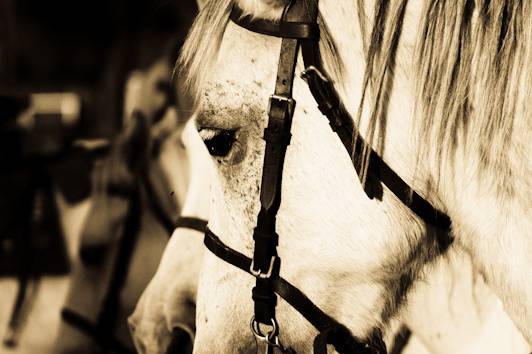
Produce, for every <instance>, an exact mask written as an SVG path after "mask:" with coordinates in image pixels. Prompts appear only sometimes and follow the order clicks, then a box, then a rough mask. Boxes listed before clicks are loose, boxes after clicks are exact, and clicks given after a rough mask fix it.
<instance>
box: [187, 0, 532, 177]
mask: <svg viewBox="0 0 532 354" xmlns="http://www.w3.org/2000/svg"><path fill="white" fill-rule="evenodd" d="M354 1H356V3H357V8H358V17H359V20H360V24H361V25H360V26H361V32H362V35H363V37H364V38H366V31H367V28H368V26H367V24H366V15H365V14H364V6H363V5H364V1H363V0H354ZM232 3H233V1H232V0H211V1H209V2H208V3H207V4H206V6H205V8H204V9H203V10H202V11H201V13H200V15H199V16H198V18H197V19H196V21H195V22H194V25H193V27H192V30H191V32H190V34H189V36H188V40H187V42H186V44H185V46H184V49H183V52H182V53H181V56H180V58H179V60H178V64H177V67H178V68H179V70H180V71H182V72H183V73H185V76H186V87H187V88H188V89H189V91H190V92H191V93H192V94H193V96H194V97H195V98H196V100H198V99H199V95H200V93H201V88H202V86H203V84H204V82H205V81H206V77H207V75H208V72H209V68H212V66H213V63H214V61H215V60H216V55H217V52H218V49H219V47H220V43H221V40H222V37H223V33H224V30H225V27H226V25H227V21H228V17H229V12H230V9H231V5H232ZM407 3H408V0H396V1H388V0H376V1H375V6H374V13H373V21H372V22H373V23H372V25H371V27H370V29H371V30H370V32H369V40H368V41H367V43H366V42H365V43H364V50H365V53H366V69H365V75H364V82H363V92H364V94H363V95H362V99H361V102H360V105H359V112H358V114H357V116H356V117H355V124H357V126H358V123H359V122H360V117H361V115H362V109H363V108H362V107H364V100H365V99H366V98H367V96H368V95H367V93H366V92H367V91H368V89H369V90H371V104H370V105H369V107H370V124H369V129H368V131H367V134H366V137H365V138H366V140H367V141H368V142H369V145H370V146H373V147H374V148H375V149H377V151H382V149H383V148H384V147H383V146H381V144H382V141H384V139H383V135H384V134H385V127H386V119H387V113H388V100H389V97H390V90H391V88H392V83H393V76H394V75H393V73H394V67H395V60H396V52H397V47H398V43H399V39H400V36H401V30H402V27H403V19H404V16H405V11H406V6H407ZM531 8H532V5H531V3H530V1H524V0H515V1H512V0H434V1H425V2H424V9H423V10H422V14H421V23H420V27H419V28H420V29H419V31H418V39H417V47H416V56H415V62H414V63H413V64H414V65H413V66H414V69H415V72H416V74H415V76H416V77H415V80H416V85H417V102H416V105H415V107H418V108H417V112H416V114H417V115H418V116H419V117H421V119H419V125H420V129H419V131H420V132H421V136H420V143H419V144H418V145H419V146H420V150H421V151H420V152H419V154H418V156H419V158H420V159H422V158H426V157H427V156H429V155H430V156H434V157H435V158H436V159H438V161H440V164H441V163H442V161H446V160H447V159H449V158H452V157H453V153H454V151H455V148H456V146H457V140H459V139H465V138H466V136H467V134H466V133H467V132H471V131H472V132H474V133H475V134H476V135H474V137H475V139H476V141H477V142H476V144H477V145H479V148H478V149H477V150H478V153H479V154H480V161H481V163H482V166H481V167H483V168H484V169H499V170H500V169H501V168H503V169H506V170H508V167H507V166H508V162H507V159H508V156H507V155H508V153H507V152H508V145H509V142H510V141H511V138H512V134H513V128H514V122H515V120H516V119H524V120H525V122H530V116H531V113H532V108H531V107H532V23H531V17H532V16H531ZM320 22H321V23H320V25H321V26H322V27H323V26H324V22H323V21H320ZM322 32H325V33H327V31H322ZM330 38H331V37H330V36H327V39H326V40H324V39H323V38H322V41H321V43H320V45H321V46H322V48H323V47H325V48H324V50H322V55H323V56H324V57H326V59H327V60H324V61H326V62H328V63H332V65H329V66H328V68H332V70H333V71H335V72H332V73H331V76H332V77H333V78H339V77H341V71H342V70H341V67H342V63H341V62H340V61H339V60H338V56H337V55H335V54H336V50H335V47H334V43H333V42H332V40H330ZM324 42H325V43H324ZM331 60H333V61H331ZM525 124H528V125H527V126H530V123H525ZM377 140H378V141H377ZM464 143H465V144H467V143H468V142H464ZM366 156H367V155H366ZM366 162H367V159H366ZM506 173H510V172H506Z"/></svg>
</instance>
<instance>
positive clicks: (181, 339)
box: [166, 327, 194, 354]
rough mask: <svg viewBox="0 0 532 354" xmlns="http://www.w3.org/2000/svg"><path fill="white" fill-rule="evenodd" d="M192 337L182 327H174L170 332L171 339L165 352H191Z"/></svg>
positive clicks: (182, 353)
mask: <svg viewBox="0 0 532 354" xmlns="http://www.w3.org/2000/svg"><path fill="white" fill-rule="evenodd" d="M193 344H194V343H193V339H192V337H191V336H190V333H189V332H188V331H186V330H185V329H183V328H179V327H176V328H174V330H173V332H172V341H171V342H170V345H169V346H168V349H167V350H166V354H192V347H193Z"/></svg>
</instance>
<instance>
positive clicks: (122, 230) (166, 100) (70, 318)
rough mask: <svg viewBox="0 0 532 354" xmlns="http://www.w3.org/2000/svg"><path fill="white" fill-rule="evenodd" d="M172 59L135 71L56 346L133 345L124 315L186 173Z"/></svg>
mask: <svg viewBox="0 0 532 354" xmlns="http://www.w3.org/2000/svg"><path fill="white" fill-rule="evenodd" d="M171 65H172V64H171V63H170V62H169V61H168V59H167V58H166V57H165V58H164V59H162V60H159V61H157V62H155V63H154V64H153V65H152V66H150V67H149V70H147V71H145V72H137V73H134V74H133V75H131V78H130V80H129V81H128V86H127V87H128V90H127V94H126V112H127V111H128V110H129V112H131V118H130V119H128V120H126V123H125V127H124V131H123V132H122V133H121V134H120V135H119V136H118V137H117V138H116V140H114V141H113V142H112V143H111V145H110V146H109V147H104V148H103V149H104V150H105V149H108V151H107V152H104V155H105V156H104V157H103V158H102V159H100V160H99V161H97V162H96V164H95V168H94V171H93V178H92V195H91V198H90V199H91V209H90V211H89V213H88V215H87V217H86V219H85V223H84V226H83V228H82V230H83V231H82V235H81V240H80V245H79V259H77V260H75V261H74V265H73V273H72V277H71V285H70V291H69V294H68V297H67V301H66V303H65V307H64V310H63V312H62V316H63V319H64V320H65V323H64V324H63V325H62V326H61V330H60V332H59V334H58V337H57V341H56V351H57V352H58V353H83V352H86V353H89V352H90V353H94V352H118V353H125V352H133V345H132V342H131V339H130V337H129V334H128V331H127V322H126V318H127V316H128V315H129V314H130V313H131V312H132V311H133V308H134V305H135V303H136V302H137V300H138V298H139V296H140V293H141V291H142V290H143V289H144V287H145V286H146V284H147V283H148V281H149V279H150V278H151V277H152V275H153V274H154V272H155V269H156V267H157V264H158V263H159V259H160V257H161V254H162V252H163V249H164V247H165V245H166V243H167V241H168V238H169V236H170V235H171V233H172V232H173V229H174V226H175V223H176V221H177V218H178V215H179V210H180V209H181V206H182V205H183V200H184V193H185V192H186V185H187V179H188V177H187V175H188V173H187V165H186V160H185V159H186V154H185V151H184V148H183V145H182V143H181V141H180V129H179V128H178V112H177V110H176V107H175V104H174V103H173V102H172V100H173V99H175V98H174V94H175V93H174V92H173V90H171V91H168V88H170V87H171V85H170V78H171ZM147 97H148V98H147ZM128 104H131V105H132V106H134V108H131V106H128Z"/></svg>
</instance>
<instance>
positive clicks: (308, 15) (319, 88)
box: [204, 0, 452, 354]
mask: <svg viewBox="0 0 532 354" xmlns="http://www.w3.org/2000/svg"><path fill="white" fill-rule="evenodd" d="M317 17H318V0H310V1H303V0H292V1H290V2H289V3H288V4H287V5H286V7H285V8H284V11H283V15H282V17H281V20H280V21H279V22H275V21H270V20H263V19H254V18H252V17H251V16H244V15H243V12H242V10H241V9H240V8H239V7H238V6H237V5H236V4H234V5H233V8H232V11H231V15H230V19H231V20H232V21H233V22H234V23H235V24H237V25H238V26H240V27H243V28H246V29H248V30H250V31H252V32H256V33H260V34H264V35H268V36H274V37H280V38H282V43H281V51H280V56H279V64H278V70H277V78H276V83H275V91H274V94H273V95H271V96H270V99H269V109H268V126H267V128H266V129H265V130H264V136H263V139H264V140H265V141H266V148H265V155H264V165H263V171H262V181H261V189H260V203H261V208H260V212H259V214H258V217H257V224H256V227H255V229H254V232H253V239H254V243H255V247H254V252H253V258H252V259H251V258H248V257H247V256H245V255H243V254H241V253H239V252H237V251H235V250H233V249H231V248H230V247H228V246H227V245H225V244H224V243H223V242H222V241H221V240H220V239H219V238H218V237H217V236H216V235H215V234H214V233H213V232H212V231H211V230H209V229H208V228H207V231H206V233H205V240H204V242H205V245H206V246H207V248H208V249H209V250H210V251H211V252H212V253H213V254H214V255H216V256H217V257H219V258H221V259H222V260H224V261H226V262H228V263H230V264H232V265H234V266H236V267H238V268H240V269H242V270H244V271H246V272H248V273H250V274H251V275H253V276H254V277H255V278H256V285H255V287H254V288H253V291H252V298H253V301H254V316H253V318H252V320H251V330H252V332H253V334H254V336H255V338H256V339H257V342H258V343H259V342H260V343H262V344H264V345H265V346H266V352H267V353H271V352H273V350H274V349H277V350H279V351H280V352H282V353H295V352H294V350H293V349H291V348H285V347H284V346H283V345H282V344H281V343H280V340H279V325H278V323H277V320H276V316H275V307H276V303H277V295H279V296H280V297H281V298H283V299H284V300H285V301H286V302H287V303H289V304H290V305H291V306H292V307H294V308H295V309H296V310H297V311H298V312H299V313H300V314H301V315H303V317H305V319H306V320H307V321H309V322H310V323H311V324H312V325H313V326H314V327H315V328H316V329H317V330H318V331H319V334H318V336H317V337H316V338H315V340H314V353H319V354H325V353H327V344H330V345H333V346H334V348H335V349H336V351H338V352H339V353H364V354H366V353H367V354H383V353H386V346H385V344H384V342H383V340H382V334H381V333H380V331H379V330H375V331H374V333H372V334H370V336H369V338H367V339H365V340H362V339H360V338H357V337H355V336H354V335H353V334H352V333H351V332H350V330H349V329H348V328H347V327H345V326H344V325H342V324H341V323H339V322H338V321H336V320H335V319H334V318H332V317H331V316H329V315H327V314H326V313H325V312H323V311H322V310H321V309H320V308H318V307H317V306H316V305H315V304H314V303H313V302H312V301H311V300H310V299H309V298H308V297H307V296H306V295H305V294H304V293H303V292H301V291H300V290H299V289H297V288H296V287H295V286H293V285H292V284H290V283H289V282H288V281H286V280H285V279H283V278H282V277H281V276H280V275H279V271H280V266H281V260H280V258H279V256H278V254H277V245H278V238H279V236H278V234H277V233H276V216H277V211H278V210H279V206H280V203H281V183H282V175H283V165H284V158H285V154H286V150H287V147H288V145H289V143H290V138H291V133H290V130H291V124H292V117H293V114H294V108H295V100H294V99H293V97H292V86H293V81H294V76H295V67H296V62H297V56H298V53H299V49H300V48H301V51H302V55H303V61H304V67H305V70H304V71H303V72H302V73H301V76H302V78H303V79H304V80H305V81H306V82H307V84H308V86H309V88H310V91H311V93H312V95H313V96H314V99H315V100H316V102H317V103H318V108H319V109H320V111H321V112H322V113H323V115H325V116H326V117H327V119H328V120H329V124H330V126H331V128H332V130H333V131H334V132H335V133H336V134H337V135H338V137H339V138H340V140H341V142H342V144H343V145H344V147H345V149H346V150H347V152H348V153H349V155H350V156H354V157H355V161H353V164H354V167H355V169H356V171H357V172H358V173H359V175H360V171H361V168H362V162H361V158H360V157H361V156H362V153H363V151H365V149H366V148H369V147H368V146H367V144H366V143H365V141H364V139H363V138H362V137H361V136H360V135H359V134H358V132H357V130H356V129H355V127H354V123H353V119H352V118H351V116H350V115H349V113H348V112H347V110H346V109H345V107H344V105H343V104H342V101H341V99H340V97H339V95H338V93H337V92H336V90H335V88H334V86H333V84H332V82H331V80H330V79H329V78H328V76H327V75H326V73H325V71H324V70H323V68H322V63H321V56H320V51H319V27H318V22H317ZM354 137H356V139H354ZM370 151H371V152H370V159H369V166H368V180H369V182H371V183H367V182H366V183H365V185H364V190H365V192H366V194H367V195H368V197H369V198H371V199H373V198H375V197H378V196H379V194H380V192H382V190H380V192H379V188H382V185H381V183H382V184H384V185H385V186H386V187H387V188H388V189H389V190H390V191H391V192H392V193H393V194H394V195H395V196H396V197H397V198H399V200H401V202H402V203H403V204H404V205H406V206H407V207H408V208H409V209H410V210H411V211H412V212H413V213H414V214H416V215H417V216H418V217H420V218H421V219H422V220H424V221H425V222H426V223H428V224H431V225H432V226H434V227H435V228H437V229H440V230H442V231H445V234H446V235H447V236H446V238H445V239H443V240H438V242H439V245H440V248H441V249H442V250H444V249H446V248H447V247H448V246H449V245H450V243H451V242H452V238H451V236H450V233H449V230H450V226H451V220H450V218H449V217H448V216H447V215H445V214H444V213H442V212H440V211H438V210H436V209H435V208H434V207H433V206H432V205H431V204H430V203H429V202H428V201H426V200H425V199H423V198H422V197H421V196H420V195H419V194H417V193H416V192H415V191H414V190H413V189H412V188H411V187H410V186H409V185H408V184H407V183H406V182H405V181H403V180H402V179H401V177H399V176H398V175H397V174H396V173H395V172H394V171H393V170H392V169H391V168H390V167H389V166H388V165H387V164H386V163H385V162H384V161H383V160H382V159H381V158H380V157H379V155H378V154H377V153H376V152H375V151H374V150H373V149H371V150H370ZM370 185H371V188H369V186H370ZM276 294H277V295H276ZM261 325H262V326H263V327H264V326H267V327H269V330H268V331H267V332H263V330H262V329H261Z"/></svg>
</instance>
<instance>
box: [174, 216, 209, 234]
mask: <svg viewBox="0 0 532 354" xmlns="http://www.w3.org/2000/svg"><path fill="white" fill-rule="evenodd" d="M175 228H176V229H180V228H185V229H191V230H195V231H198V232H201V233H202V234H203V233H205V229H206V228H207V220H203V219H200V218H196V217H194V216H182V217H180V218H179V219H178V220H177V222H176V224H175Z"/></svg>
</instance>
